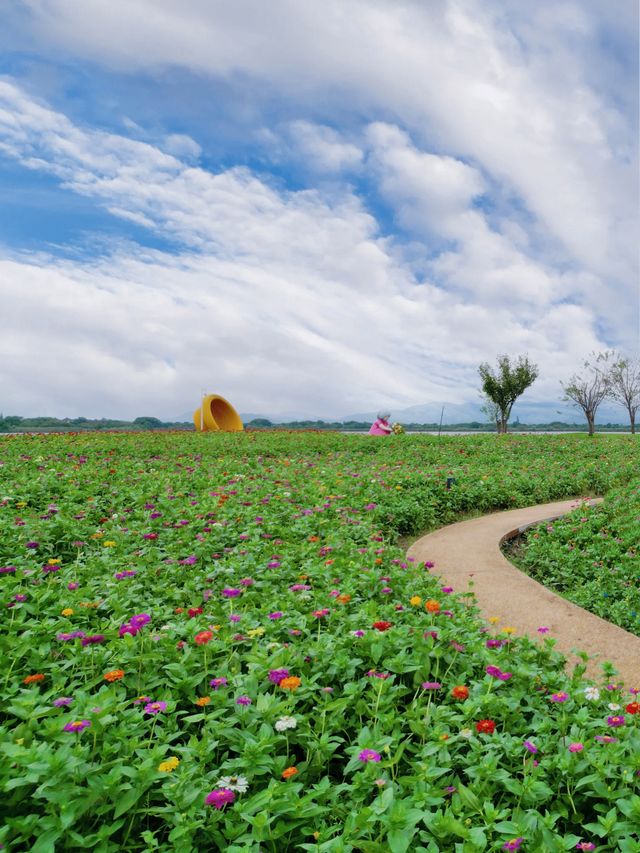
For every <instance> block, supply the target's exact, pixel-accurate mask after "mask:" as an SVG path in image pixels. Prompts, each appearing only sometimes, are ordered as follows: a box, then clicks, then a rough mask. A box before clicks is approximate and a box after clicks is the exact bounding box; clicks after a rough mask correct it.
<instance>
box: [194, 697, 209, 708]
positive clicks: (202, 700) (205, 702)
mask: <svg viewBox="0 0 640 853" xmlns="http://www.w3.org/2000/svg"><path fill="white" fill-rule="evenodd" d="M209 702H211V696H201V697H200V698H199V699H196V705H199V706H200V707H201V708H204V706H205V705H208V704H209Z"/></svg>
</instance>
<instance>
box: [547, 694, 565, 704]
mask: <svg viewBox="0 0 640 853" xmlns="http://www.w3.org/2000/svg"><path fill="white" fill-rule="evenodd" d="M549 698H550V699H551V701H552V702H566V701H567V699H568V698H569V694H568V693H564V692H561V693H552V694H551V696H550V697H549Z"/></svg>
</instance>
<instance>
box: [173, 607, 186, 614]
mask: <svg viewBox="0 0 640 853" xmlns="http://www.w3.org/2000/svg"><path fill="white" fill-rule="evenodd" d="M173 612H174V613H184V607H176V609H175V610H174V611H173Z"/></svg>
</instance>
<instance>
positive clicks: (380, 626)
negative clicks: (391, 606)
mask: <svg viewBox="0 0 640 853" xmlns="http://www.w3.org/2000/svg"><path fill="white" fill-rule="evenodd" d="M392 626H393V622H374V623H373V625H372V626H371V627H372V628H375V629H376V631H388V630H389V628H391V627H392Z"/></svg>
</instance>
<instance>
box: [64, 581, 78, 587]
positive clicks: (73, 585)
mask: <svg viewBox="0 0 640 853" xmlns="http://www.w3.org/2000/svg"><path fill="white" fill-rule="evenodd" d="M79 586H80V584H79V583H76V582H75V581H71V583H68V584H67V589H78V587H79Z"/></svg>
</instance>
